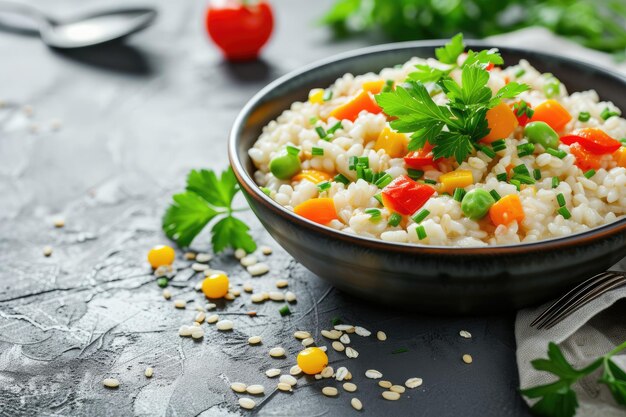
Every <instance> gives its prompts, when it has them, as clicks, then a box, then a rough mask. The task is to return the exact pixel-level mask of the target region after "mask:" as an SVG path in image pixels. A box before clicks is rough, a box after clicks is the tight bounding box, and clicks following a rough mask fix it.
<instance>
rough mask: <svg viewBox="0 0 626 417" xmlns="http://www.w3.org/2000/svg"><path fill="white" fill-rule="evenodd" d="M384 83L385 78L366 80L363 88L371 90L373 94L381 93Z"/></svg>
mask: <svg viewBox="0 0 626 417" xmlns="http://www.w3.org/2000/svg"><path fill="white" fill-rule="evenodd" d="M384 85H385V81H384V80H376V81H365V82H364V83H363V90H365V91H369V92H370V93H372V94H378V93H380V90H382V89H383V87H384Z"/></svg>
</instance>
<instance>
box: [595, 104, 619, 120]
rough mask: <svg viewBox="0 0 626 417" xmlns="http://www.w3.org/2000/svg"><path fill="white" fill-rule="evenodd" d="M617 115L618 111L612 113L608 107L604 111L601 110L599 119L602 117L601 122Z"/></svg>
mask: <svg viewBox="0 0 626 417" xmlns="http://www.w3.org/2000/svg"><path fill="white" fill-rule="evenodd" d="M619 115H620V113H619V112H618V111H612V110H611V109H609V108H608V107H606V108H605V109H604V110H602V113H600V117H602V119H603V120H607V119H608V118H610V117H613V116H619Z"/></svg>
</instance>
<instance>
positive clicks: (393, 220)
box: [387, 213, 402, 227]
mask: <svg viewBox="0 0 626 417" xmlns="http://www.w3.org/2000/svg"><path fill="white" fill-rule="evenodd" d="M401 221H402V216H401V215H399V214H398V213H391V216H389V220H387V224H388V225H389V226H391V227H396V226H397V225H399V224H400V222H401Z"/></svg>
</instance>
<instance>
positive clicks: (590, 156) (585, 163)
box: [569, 142, 602, 171]
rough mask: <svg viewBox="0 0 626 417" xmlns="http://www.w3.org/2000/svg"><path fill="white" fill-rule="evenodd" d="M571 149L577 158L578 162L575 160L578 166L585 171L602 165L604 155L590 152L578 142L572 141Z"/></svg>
mask: <svg viewBox="0 0 626 417" xmlns="http://www.w3.org/2000/svg"><path fill="white" fill-rule="evenodd" d="M569 151H570V153H571V154H572V155H574V157H575V158H576V162H574V163H575V164H576V166H577V167H578V168H580V169H582V170H583V171H589V170H590V169H599V168H601V167H602V155H598V154H594V153H591V152H588V151H587V150H586V149H585V148H583V147H582V145H581V144H580V143H578V142H574V143H572V144H571V145H570V147H569Z"/></svg>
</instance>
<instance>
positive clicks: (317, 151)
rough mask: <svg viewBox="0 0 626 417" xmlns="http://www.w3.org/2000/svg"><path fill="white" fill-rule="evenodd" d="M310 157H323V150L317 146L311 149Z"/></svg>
mask: <svg viewBox="0 0 626 417" xmlns="http://www.w3.org/2000/svg"><path fill="white" fill-rule="evenodd" d="M311 155H313V156H324V148H318V147H317V146H314V147H313V148H311Z"/></svg>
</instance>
